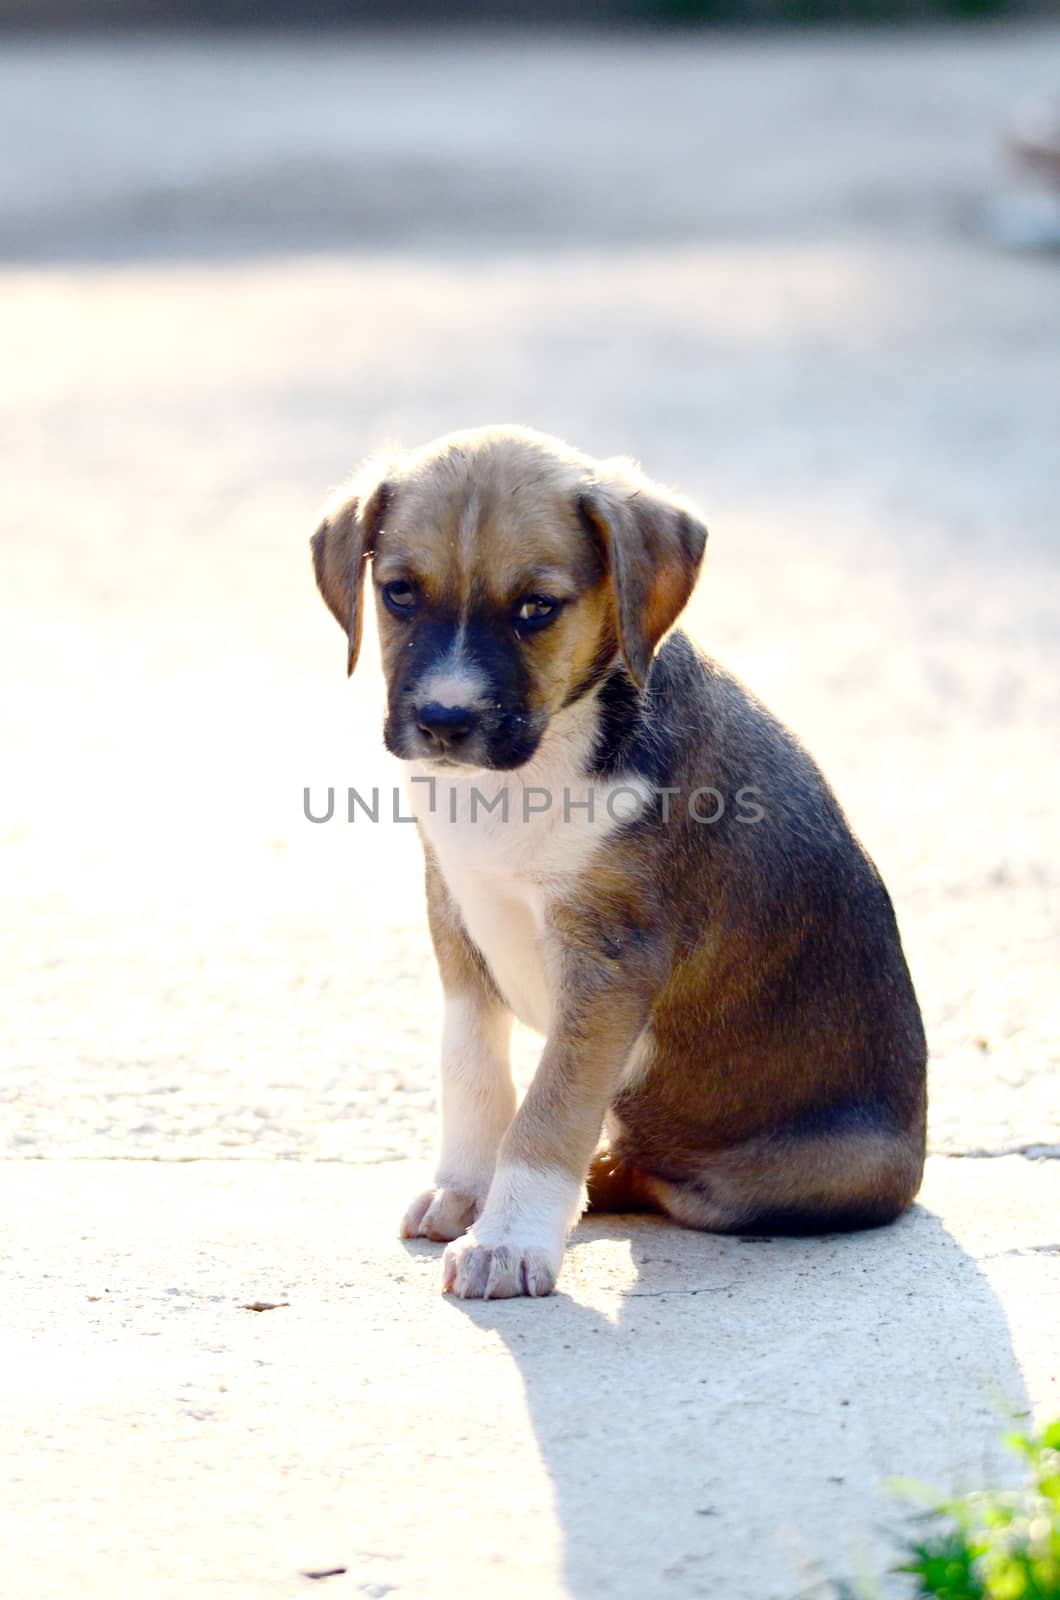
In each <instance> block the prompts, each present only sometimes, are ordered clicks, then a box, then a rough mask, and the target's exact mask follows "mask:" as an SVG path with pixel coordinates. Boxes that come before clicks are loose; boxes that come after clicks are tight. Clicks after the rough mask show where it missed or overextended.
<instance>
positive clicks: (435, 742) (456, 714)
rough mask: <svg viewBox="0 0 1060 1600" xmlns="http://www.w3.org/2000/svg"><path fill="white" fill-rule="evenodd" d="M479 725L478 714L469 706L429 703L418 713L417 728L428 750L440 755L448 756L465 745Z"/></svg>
mask: <svg viewBox="0 0 1060 1600" xmlns="http://www.w3.org/2000/svg"><path fill="white" fill-rule="evenodd" d="M478 723H479V718H478V715H477V713H476V712H474V711H472V710H471V709H470V708H469V707H468V706H443V705H439V704H438V703H437V702H436V701H429V702H428V703H427V704H426V705H423V706H420V707H418V709H417V711H416V726H417V728H418V729H419V731H420V732H421V733H422V735H423V737H424V739H425V740H426V742H427V745H428V748H429V749H430V750H431V751H432V752H437V754H439V755H445V754H448V752H449V751H451V750H454V749H455V748H456V747H457V746H458V745H461V744H463V743H464V742H465V740H466V739H467V738H468V736H469V735H470V734H472V733H474V731H475V729H476V728H477V727H478Z"/></svg>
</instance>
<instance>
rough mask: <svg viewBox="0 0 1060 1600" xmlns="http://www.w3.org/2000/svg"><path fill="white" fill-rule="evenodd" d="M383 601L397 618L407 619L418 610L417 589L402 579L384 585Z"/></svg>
mask: <svg viewBox="0 0 1060 1600" xmlns="http://www.w3.org/2000/svg"><path fill="white" fill-rule="evenodd" d="M383 600H384V601H385V603H386V605H387V606H388V608H389V609H390V610H391V611H392V612H393V613H394V615H395V616H396V617H407V616H409V615H410V614H411V613H412V612H413V611H415V609H416V590H415V587H414V586H413V585H412V584H411V583H405V582H404V581H403V580H402V579H396V580H395V581H394V582H393V583H384V585H383Z"/></svg>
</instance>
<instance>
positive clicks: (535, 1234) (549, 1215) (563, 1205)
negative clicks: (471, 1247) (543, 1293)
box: [475, 1161, 585, 1271]
mask: <svg viewBox="0 0 1060 1600" xmlns="http://www.w3.org/2000/svg"><path fill="white" fill-rule="evenodd" d="M584 1206H585V1188H584V1185H583V1184H582V1183H581V1182H580V1180H579V1179H578V1178H576V1177H574V1176H573V1175H572V1174H571V1173H570V1172H567V1171H566V1170H565V1169H564V1168H562V1167H531V1166H529V1165H527V1164H526V1163H525V1162H515V1161H511V1162H505V1163H503V1164H502V1165H501V1166H499V1167H498V1168H497V1171H496V1172H495V1174H494V1177H493V1182H492V1183H491V1184H490V1191H489V1195H488V1197H487V1199H486V1205H485V1208H484V1209H483V1212H482V1215H481V1216H480V1217H479V1219H478V1221H477V1222H476V1223H475V1240H476V1242H477V1243H478V1244H481V1245H484V1246H485V1247H486V1248H487V1249H493V1248H495V1247H496V1246H497V1245H500V1244H507V1245H515V1246H517V1247H521V1248H524V1249H525V1248H533V1249H536V1250H544V1251H546V1252H547V1254H548V1257H549V1260H550V1262H551V1263H552V1264H553V1266H554V1267H555V1268H556V1270H557V1271H558V1269H559V1264H560V1261H561V1260H562V1258H563V1246H564V1244H565V1243H566V1240H567V1234H568V1233H569V1232H570V1230H571V1228H572V1227H573V1226H574V1224H575V1223H576V1222H577V1220H578V1218H579V1217H580V1215H581V1213H582V1210H583V1208H584Z"/></svg>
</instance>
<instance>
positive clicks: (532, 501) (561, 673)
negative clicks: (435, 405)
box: [312, 428, 707, 769]
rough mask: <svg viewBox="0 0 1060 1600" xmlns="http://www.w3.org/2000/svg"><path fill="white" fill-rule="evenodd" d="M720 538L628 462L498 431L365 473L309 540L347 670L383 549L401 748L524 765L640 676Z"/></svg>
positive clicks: (386, 627)
mask: <svg viewBox="0 0 1060 1600" xmlns="http://www.w3.org/2000/svg"><path fill="white" fill-rule="evenodd" d="M706 537H707V533H706V529H705V528H704V526H703V524H702V523H701V522H700V521H699V519H698V517H697V516H696V515H695V514H694V513H693V512H692V511H690V510H689V509H688V508H687V507H686V506H685V505H683V504H682V503H680V502H679V501H678V500H676V499H675V498H674V497H673V496H672V495H670V494H669V493H667V492H666V491H665V490H662V489H660V488H658V487H657V486H656V485H654V484H652V483H651V482H649V480H648V479H647V478H645V477H644V476H643V475H642V474H641V473H640V471H639V469H638V468H637V467H635V466H634V465H633V464H632V463H631V462H627V461H604V462H594V461H592V460H590V459H589V458H588V457H587V456H582V455H579V454H578V453H577V452H576V451H573V450H570V449H568V448H567V446H565V445H563V444H561V443H560V442H559V441H558V440H556V439H550V438H547V437H545V436H544V435H541V434H535V433H531V432H530V431H529V430H527V429H522V428H484V429H480V430H475V431H473V432H467V433H457V434H451V435H449V436H448V437H446V438H444V439H440V440H438V441H437V442H436V443H434V444H431V445H428V446H426V447H425V448H424V449H422V450H416V451H410V452H407V453H402V454H399V455H395V456H394V457H392V458H389V459H387V460H384V461H380V462H375V463H371V464H370V465H369V466H367V467H365V468H364V469H362V471H361V473H360V474H359V475H358V476H357V478H356V479H355V480H354V481H353V482H352V483H351V484H348V485H347V486H346V487H345V488H344V489H343V490H342V491H341V492H340V493H339V494H338V495H337V496H336V497H335V499H334V501H333V502H332V504H331V506H330V507H329V509H328V510H327V512H326V514H325V516H324V520H323V521H322V523H321V525H320V527H319V528H318V529H317V531H316V533H315V534H314V535H313V540H312V547H313V563H314V567H315V570H316V578H317V583H318V585H319V587H320V591H321V593H322V594H323V596H324V599H325V601H326V602H327V605H328V607H329V608H330V610H331V611H332V613H333V614H334V616H335V617H336V618H337V619H338V621H339V623H340V624H341V626H342V628H343V630H344V631H345V633H346V638H347V641H348V648H349V656H348V670H349V671H350V672H352V671H353V668H354V665H355V663H356V660H357V653H358V649H359V646H360V637H361V614H362V604H363V599H362V595H363V588H364V577H365V569H366V567H367V565H368V562H369V560H370V561H371V565H372V578H373V582H374V588H375V601H376V610H377V614H378V618H379V634H380V640H381V644H382V654H383V669H384V673H385V675H386V681H387V694H388V709H387V717H386V724H385V728H384V738H385V742H386V745H387V748H388V749H389V750H391V751H392V752H393V753H394V754H395V755H398V756H401V757H403V758H405V759H406V760H420V761H423V760H427V761H436V762H441V763H446V764H453V765H455V764H464V765H467V766H471V767H489V768H498V769H509V768H514V767H520V766H522V765H523V764H524V762H526V761H528V760H529V759H530V758H531V756H532V755H533V754H534V751H535V750H536V749H537V746H538V744H539V743H540V741H541V738H542V736H543V734H544V732H545V730H546V728H547V727H548V725H549V722H550V720H551V719H552V717H553V716H555V714H556V712H557V711H559V710H561V709H562V708H563V707H565V706H568V705H571V704H573V703H574V702H575V701H576V700H578V699H580V698H581V696H582V695H584V694H586V693H588V692H589V691H590V690H591V689H592V688H593V687H594V686H595V685H596V684H597V683H599V682H600V680H601V679H602V677H603V676H604V674H605V673H606V672H607V671H608V670H609V669H610V668H611V666H612V665H613V664H614V663H615V662H616V661H621V662H622V663H624V666H625V669H626V671H627V672H628V673H629V675H630V677H631V678H632V679H633V681H634V683H635V684H636V685H637V686H638V687H639V686H641V685H643V683H644V680H645V677H646V676H647V672H648V668H649V666H650V664H651V658H652V654H653V652H654V650H655V647H656V645H657V644H658V642H659V640H660V639H661V637H662V635H663V634H664V633H665V632H666V630H667V628H669V627H670V625H671V624H672V623H673V622H674V620H675V619H676V617H677V615H678V613H679V612H680V611H681V609H682V608H683V606H684V604H685V602H686V600H687V599H688V597H689V595H690V593H691V591H692V587H693V584H694V583H695V580H696V575H697V573H698V571H699V565H700V562H701V560H702V557H703V549H704V546H705V543H706Z"/></svg>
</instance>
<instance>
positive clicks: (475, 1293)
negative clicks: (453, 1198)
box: [442, 1233, 559, 1300]
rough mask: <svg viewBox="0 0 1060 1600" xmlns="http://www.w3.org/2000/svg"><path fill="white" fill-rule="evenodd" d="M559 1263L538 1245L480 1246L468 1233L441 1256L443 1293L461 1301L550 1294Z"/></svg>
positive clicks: (550, 1253)
mask: <svg viewBox="0 0 1060 1600" xmlns="http://www.w3.org/2000/svg"><path fill="white" fill-rule="evenodd" d="M558 1276H559V1260H558V1259H557V1258H556V1257H555V1255H554V1252H553V1251H551V1250H545V1249H541V1248H540V1247H539V1246H535V1245H522V1244H495V1245H491V1246H487V1245H483V1244H479V1242H478V1240H477V1239H476V1238H475V1235H474V1234H473V1233H468V1234H465V1236H464V1237H463V1238H462V1239H458V1240H457V1241H456V1243H455V1244H451V1245H449V1246H448V1248H447V1249H446V1252H445V1255H444V1256H443V1257H442V1293H443V1294H458V1295H459V1296H460V1298H461V1299H462V1300H510V1299H511V1298H512V1297H513V1296H514V1295H522V1294H528V1295H544V1294H551V1293H552V1290H553V1289H554V1288H555V1286H556V1279H557V1277H558Z"/></svg>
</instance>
